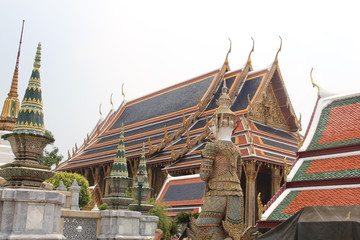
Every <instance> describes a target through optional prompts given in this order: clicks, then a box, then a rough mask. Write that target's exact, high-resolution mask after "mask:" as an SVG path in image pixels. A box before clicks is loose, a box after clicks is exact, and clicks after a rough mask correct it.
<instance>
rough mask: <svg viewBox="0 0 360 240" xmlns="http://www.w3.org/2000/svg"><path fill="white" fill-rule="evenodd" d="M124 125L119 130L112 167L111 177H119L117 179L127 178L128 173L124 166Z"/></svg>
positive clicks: (125, 165)
mask: <svg viewBox="0 0 360 240" xmlns="http://www.w3.org/2000/svg"><path fill="white" fill-rule="evenodd" d="M124 139H125V138H124V125H122V127H121V130H120V140H119V144H118V149H117V151H116V155H115V159H114V163H113V165H112V169H111V173H110V176H111V177H119V178H128V177H129V173H128V169H127V164H126V156H125V144H124Z"/></svg>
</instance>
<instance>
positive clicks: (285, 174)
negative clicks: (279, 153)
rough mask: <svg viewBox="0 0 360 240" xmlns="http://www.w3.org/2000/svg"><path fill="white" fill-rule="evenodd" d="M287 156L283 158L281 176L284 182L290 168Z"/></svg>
mask: <svg viewBox="0 0 360 240" xmlns="http://www.w3.org/2000/svg"><path fill="white" fill-rule="evenodd" d="M286 159H287V157H285V158H284V171H283V177H284V182H286V178H287V176H288V175H289V173H290V168H289V166H288V164H287V160H286Z"/></svg>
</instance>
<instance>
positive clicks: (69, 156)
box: [68, 150, 71, 159]
mask: <svg viewBox="0 0 360 240" xmlns="http://www.w3.org/2000/svg"><path fill="white" fill-rule="evenodd" d="M70 158H71V155H70V151H69V150H68V159H70Z"/></svg>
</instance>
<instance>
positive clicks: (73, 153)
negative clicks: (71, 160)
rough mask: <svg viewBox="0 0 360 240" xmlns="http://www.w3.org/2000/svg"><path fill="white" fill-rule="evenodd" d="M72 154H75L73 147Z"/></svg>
mask: <svg viewBox="0 0 360 240" xmlns="http://www.w3.org/2000/svg"><path fill="white" fill-rule="evenodd" d="M72 155H73V156H74V155H75V150H74V147H73V148H72Z"/></svg>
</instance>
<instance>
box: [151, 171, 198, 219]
mask: <svg viewBox="0 0 360 240" xmlns="http://www.w3.org/2000/svg"><path fill="white" fill-rule="evenodd" d="M204 192H205V182H204V181H202V180H201V179H200V176H199V174H193V175H186V176H180V177H172V176H170V175H168V177H167V178H166V180H165V183H164V185H163V187H162V188H161V191H160V193H159V196H158V197H157V199H156V200H157V201H158V202H160V203H161V204H162V205H165V206H168V208H166V211H167V214H168V215H169V216H175V215H176V214H177V213H179V212H198V211H199V209H200V207H201V205H202V203H203V201H204Z"/></svg>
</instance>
